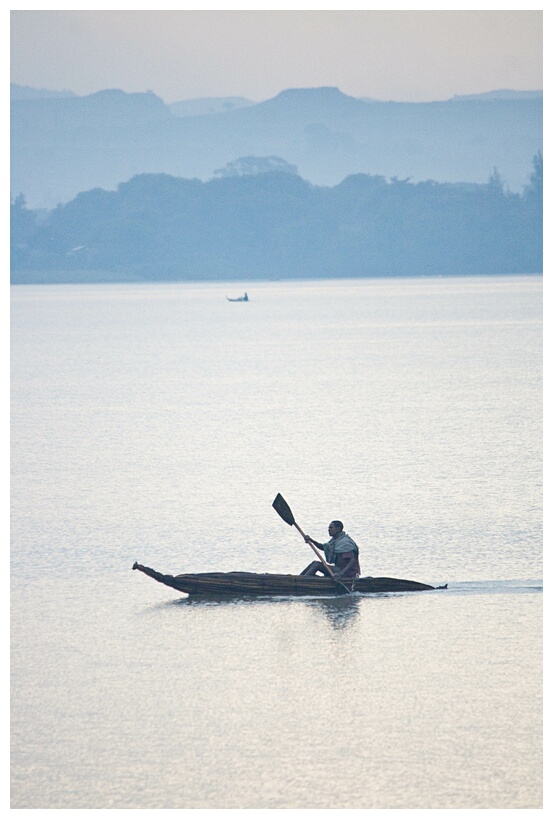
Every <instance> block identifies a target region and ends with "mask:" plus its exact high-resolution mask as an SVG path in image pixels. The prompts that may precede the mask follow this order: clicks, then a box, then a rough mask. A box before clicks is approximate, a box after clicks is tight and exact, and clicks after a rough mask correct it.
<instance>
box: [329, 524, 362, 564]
mask: <svg viewBox="0 0 553 819" xmlns="http://www.w3.org/2000/svg"><path fill="white" fill-rule="evenodd" d="M323 548H324V553H325V560H326V562H327V563H336V559H337V557H338V555H341V554H344V553H345V552H355V554H356V555H357V556H359V549H358V548H357V544H356V543H355V541H354V540H352V539H351V538H350V536H349V535H347V534H346V533H345V532H343V531H342V532H340V534H338V535H334V537H331V538H330V540H329V541H328V543H325V544H324V547H323Z"/></svg>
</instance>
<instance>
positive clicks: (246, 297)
mask: <svg viewBox="0 0 553 819" xmlns="http://www.w3.org/2000/svg"><path fill="white" fill-rule="evenodd" d="M242 301H249V298H248V294H247V293H244V297H243V299H242Z"/></svg>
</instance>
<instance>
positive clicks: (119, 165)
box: [11, 88, 542, 208]
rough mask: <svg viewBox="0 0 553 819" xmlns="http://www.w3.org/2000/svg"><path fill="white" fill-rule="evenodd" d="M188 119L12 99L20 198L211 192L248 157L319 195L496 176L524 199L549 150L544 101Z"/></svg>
mask: <svg viewBox="0 0 553 819" xmlns="http://www.w3.org/2000/svg"><path fill="white" fill-rule="evenodd" d="M177 110H178V109H177ZM183 110H184V109H181V115H179V116H177V115H176V114H175V111H174V110H173V109H172V106H168V105H166V104H165V103H164V102H163V101H162V100H161V99H160V98H159V97H157V96H156V95H155V94H153V93H151V92H148V93H144V94H126V93H124V92H122V91H118V90H108V91H102V92H99V93H96V94H91V95H89V96H86V97H65V98H63V97H62V98H48V97H42V98H39V99H32V98H27V99H21V98H19V99H12V103H11V193H12V195H13V196H16V195H18V194H19V193H22V194H23V195H24V196H25V197H26V199H27V202H28V204H29V205H30V206H31V207H33V208H44V207H46V208H51V207H54V206H55V205H56V204H58V203H59V202H67V201H69V200H70V199H72V198H73V197H74V196H76V195H77V194H78V193H80V192H81V191H85V190H89V189H91V188H95V187H102V188H107V189H115V188H116V186H117V185H118V184H119V183H121V182H124V181H126V180H128V179H130V178H131V177H133V176H135V175H136V174H140V173H145V172H147V173H166V174H171V175H174V176H179V177H185V178H192V177H197V178H199V179H201V180H204V181H205V180H208V179H210V178H212V177H213V174H214V171H215V169H217V168H221V167H224V166H225V165H227V164H228V163H229V162H232V161H234V160H236V159H238V158H239V157H244V156H261V157H263V156H277V157H281V158H282V159H284V160H285V161H286V162H288V163H290V164H292V165H295V166H297V168H298V170H299V173H300V174H301V176H302V177H303V178H305V179H307V180H309V181H310V182H312V183H314V184H318V185H336V184H337V183H339V182H340V181H342V180H343V179H344V178H345V177H346V176H348V175H350V174H354V173H358V172H362V173H369V174H375V175H383V176H385V177H387V178H393V177H403V178H406V177H409V178H412V179H413V180H414V181H419V180H428V179H432V180H435V181H438V182H476V183H484V182H486V181H487V180H488V178H489V177H490V175H491V174H492V173H493V171H494V168H496V169H497V171H498V172H499V174H500V175H501V177H502V179H503V180H504V181H505V183H506V185H507V186H508V187H509V188H510V189H511V190H513V191H517V190H521V189H522V188H523V186H524V185H525V184H526V182H527V181H528V173H529V168H530V167H531V163H532V157H533V156H534V155H535V154H536V153H537V151H539V150H541V149H542V97H541V95H538V96H533V95H524V96H520V95H515V96H513V97H512V96H510V95H507V96H505V93H504V92H502V93H501V94H500V95H499V96H497V95H489V96H488V95H485V96H482V97H476V98H463V97H460V98H456V99H453V100H448V101H446V102H431V103H396V102H377V101H372V102H366V101H363V100H358V99H354V98H353V97H349V96H347V95H345V94H343V93H341V92H340V91H339V90H338V89H337V88H313V89H288V90H286V91H283V92H282V93H280V94H278V95H277V96H276V97H274V98H273V99H270V100H266V101H264V102H261V103H256V104H251V105H243V106H241V107H238V106H237V105H236V106H234V107H232V108H230V109H229V110H224V111H221V112H220V113H209V114H207V113H206V114H204V115H198V114H197V115H194V116H190V115H185V116H183V115H182V111H183Z"/></svg>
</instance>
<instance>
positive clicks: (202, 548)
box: [11, 277, 543, 809]
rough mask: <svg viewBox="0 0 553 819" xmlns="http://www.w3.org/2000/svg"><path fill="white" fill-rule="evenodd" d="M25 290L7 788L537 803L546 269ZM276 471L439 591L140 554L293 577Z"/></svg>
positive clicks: (259, 804)
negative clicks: (242, 579) (304, 582)
mask: <svg viewBox="0 0 553 819" xmlns="http://www.w3.org/2000/svg"><path fill="white" fill-rule="evenodd" d="M245 289H247V290H248V293H249V296H250V299H251V301H250V302H249V303H247V304H246V303H229V302H228V301H227V300H226V298H225V296H226V295H229V296H236V295H240V294H241V293H242V292H243V291H244V290H245ZM11 300H12V304H11V332H12V351H11V367H12V370H11V378H12V385H11V386H12V392H11V397H12V420H11V436H12V439H11V472H12V475H11V507H12V518H11V540H12V545H11V572H12V583H11V629H12V630H11V679H12V688H11V713H12V723H11V745H12V756H11V766H12V767H11V771H12V799H11V806H12V808H34V809H36V808H58V809H59V808H62V809H69V808H85V809H95V808H96V809H98V808H126V809H135V808H142V809H146V808H191V809H198V808H199V809H207V808H212V809H213V808H215V809H229V808H241V809H266V808H269V809H279V808H288V809H290V808H292V809H315V808H322V809H329V808H332V809H339V808H346V809H351V808H357V809H360V808H389V809H390V808H442V809H443V808H490V809H493V808H539V807H541V805H542V538H543V534H542V279H541V278H538V277H524V278H466V279H453V280H449V279H440V280H432V279H427V280H420V279H398V280H393V281H390V280H388V281H379V280H372V281H371V280H369V281H325V282H295V283H287V282H275V283H263V284H261V283H259V284H254V283H249V284H246V285H244V284H243V283H239V284H238V285H235V286H231V285H228V284H221V283H217V284H174V285H172V284H161V285H154V284H145V285H94V286H93V285H90V286H87V285H80V286H63V285H62V286H20V287H12V288H11ZM277 492H281V493H282V494H283V495H284V497H285V498H286V500H287V501H288V502H289V504H290V506H291V507H292V509H293V511H294V514H295V516H296V519H297V521H298V523H299V525H300V526H301V527H302V529H304V531H307V532H309V533H310V534H311V535H313V536H314V537H315V538H316V539H317V540H323V539H324V538H325V535H326V527H327V525H328V522H329V521H330V520H332V519H333V518H340V519H341V520H343V521H344V523H345V528H346V530H347V531H348V532H349V534H351V536H352V537H353V538H354V539H355V540H356V541H357V543H358V544H359V546H360V549H361V568H362V572H363V574H370V575H373V576H381V575H387V576H392V577H402V578H409V579H414V580H420V581H423V582H426V583H431V584H433V585H434V584H442V583H448V584H449V588H448V589H447V590H445V591H430V592H421V593H416V594H395V595H374V596H370V595H366V596H361V595H352V596H348V597H339V598H335V599H333V598H320V599H308V598H300V599H290V598H283V599H261V600H247V599H236V600H231V601H227V602H224V601H214V600H208V601H193V600H190V599H188V598H187V597H186V596H185V595H179V593H177V592H175V591H173V590H171V589H169V588H167V587H165V586H162V585H160V584H158V583H155V582H154V581H153V580H151V579H150V578H147V577H145V576H144V575H143V574H140V573H138V572H133V571H132V570H131V567H132V564H133V562H134V561H135V560H138V561H139V562H141V563H144V564H146V565H148V566H152V567H154V568H156V569H158V570H160V571H162V572H166V573H171V574H176V573H179V572H183V571H191V572H194V571H218V570H220V571H231V570H245V571H258V572H278V573H297V572H298V571H299V570H301V569H302V568H303V567H304V566H305V565H306V564H307V563H309V562H310V560H311V559H312V557H313V555H312V552H311V551H310V549H309V548H308V547H307V546H306V545H305V543H304V542H303V540H302V539H301V537H300V536H299V534H298V532H297V531H296V530H295V529H292V528H290V527H288V526H287V525H286V524H285V523H284V522H283V521H282V520H281V519H280V518H279V517H278V516H277V514H276V513H275V512H274V510H273V509H272V508H271V503H272V500H273V498H274V496H275V495H276V493H277Z"/></svg>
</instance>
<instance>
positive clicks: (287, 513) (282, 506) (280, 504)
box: [273, 493, 295, 526]
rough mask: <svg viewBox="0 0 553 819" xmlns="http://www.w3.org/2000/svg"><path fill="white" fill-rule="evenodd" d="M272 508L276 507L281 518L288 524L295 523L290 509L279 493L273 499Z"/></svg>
mask: <svg viewBox="0 0 553 819" xmlns="http://www.w3.org/2000/svg"><path fill="white" fill-rule="evenodd" d="M273 509H276V511H277V512H278V514H279V515H280V517H281V518H282V520H284V521H285V522H286V523H287V524H288V526H293V525H294V523H295V520H294V515H293V514H292V510H291V509H290V507H289V506H288V504H287V503H286V501H285V500H284V498H283V497H282V495H281V494H280V493H279V494H278V495H277V496H276V498H275V499H274V501H273Z"/></svg>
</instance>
